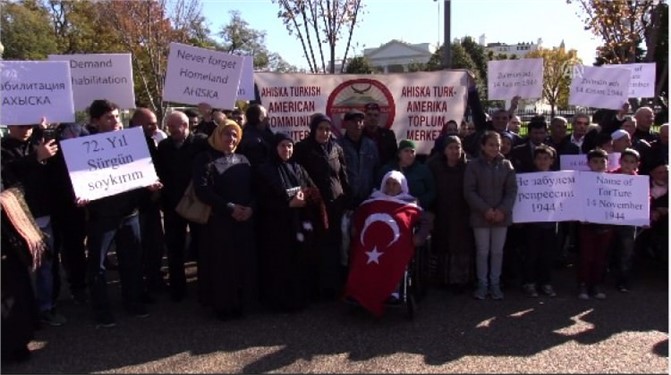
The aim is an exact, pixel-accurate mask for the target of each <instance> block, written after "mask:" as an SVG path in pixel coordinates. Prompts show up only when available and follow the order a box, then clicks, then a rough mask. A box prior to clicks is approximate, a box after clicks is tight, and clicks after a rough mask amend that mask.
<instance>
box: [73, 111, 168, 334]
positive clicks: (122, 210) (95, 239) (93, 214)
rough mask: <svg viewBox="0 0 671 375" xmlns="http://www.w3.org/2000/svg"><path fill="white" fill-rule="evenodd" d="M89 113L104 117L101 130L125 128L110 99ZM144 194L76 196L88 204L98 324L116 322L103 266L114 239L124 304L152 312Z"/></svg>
mask: <svg viewBox="0 0 671 375" xmlns="http://www.w3.org/2000/svg"><path fill="white" fill-rule="evenodd" d="M90 113H91V117H92V118H95V119H102V120H100V121H98V122H97V127H98V129H97V130H98V132H99V133H110V132H116V131H120V130H121V129H122V125H121V123H120V122H119V110H118V107H117V105H116V104H114V103H111V102H109V101H107V100H100V101H95V102H94V103H93V104H92V105H91V109H90ZM129 131H130V130H129ZM145 146H146V143H145ZM67 156H68V155H67V154H66V157H67ZM68 167H70V166H68ZM71 173H72V171H71ZM161 186H162V185H161V183H160V182H158V181H157V182H155V183H154V184H152V185H150V186H149V187H148V189H149V190H150V191H156V190H158V189H160V188H161ZM143 194H144V191H143V189H135V190H130V191H124V192H121V193H118V194H115V195H111V196H106V197H103V198H100V199H96V200H94V201H89V200H87V199H82V198H77V204H78V205H79V206H86V207H87V208H88V213H89V226H88V233H87V234H88V248H89V257H88V284H89V287H90V288H91V306H92V307H93V310H94V314H95V319H96V323H97V325H98V327H104V328H110V327H114V326H115V325H116V323H115V319H114V315H113V314H112V310H111V307H110V304H109V299H108V296H107V279H106V276H105V274H106V272H105V271H106V270H105V266H104V260H105V258H106V257H107V252H108V251H109V248H110V245H111V243H112V241H114V242H115V243H116V251H117V253H118V255H119V273H120V276H121V287H122V297H123V303H124V308H125V309H126V311H127V312H128V313H130V314H132V315H134V316H137V317H140V318H145V317H147V316H149V314H148V313H147V309H146V307H145V305H144V303H143V302H142V291H143V284H142V247H141V245H140V243H141V238H140V222H139V219H138V207H139V204H140V200H141V199H142V198H143Z"/></svg>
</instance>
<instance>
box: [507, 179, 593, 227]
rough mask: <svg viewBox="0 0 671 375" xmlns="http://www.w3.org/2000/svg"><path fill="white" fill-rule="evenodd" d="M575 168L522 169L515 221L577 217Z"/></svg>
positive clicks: (578, 211) (578, 213)
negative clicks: (558, 170) (544, 170)
mask: <svg viewBox="0 0 671 375" xmlns="http://www.w3.org/2000/svg"><path fill="white" fill-rule="evenodd" d="M577 174H578V172H575V171H561V172H536V173H519V174H518V175H517V198H516V200H515V205H514V206H513V222H515V223H530V222H545V221H567V220H575V218H576V217H579V216H580V206H579V205H578V204H575V203H576V202H577V200H575V199H574V198H575V188H576V175H577Z"/></svg>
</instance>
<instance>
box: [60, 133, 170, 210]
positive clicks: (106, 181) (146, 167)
mask: <svg viewBox="0 0 671 375" xmlns="http://www.w3.org/2000/svg"><path fill="white" fill-rule="evenodd" d="M61 148H62V149H63V156H65V163H66V165H67V167H68V172H69V173H70V180H71V181H72V186H73V188H74V190H75V196H77V197H78V198H82V199H88V200H95V199H99V198H103V197H107V196H111V195H115V194H119V193H122V192H124V191H128V190H133V189H137V188H141V187H145V186H149V185H151V184H153V183H154V182H156V181H158V176H157V175H156V171H155V169H154V164H153V163H152V160H151V157H150V156H149V148H148V147H147V141H146V140H145V137H144V132H143V131H142V127H140V126H138V127H133V128H129V129H125V130H120V131H115V132H107V133H99V134H94V135H89V136H86V137H78V138H72V139H68V140H65V141H62V142H61Z"/></svg>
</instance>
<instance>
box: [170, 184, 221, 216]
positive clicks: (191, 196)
mask: <svg viewBox="0 0 671 375" xmlns="http://www.w3.org/2000/svg"><path fill="white" fill-rule="evenodd" d="M175 211H176V212H177V214H179V216H181V217H183V218H185V219H186V220H189V221H192V222H194V223H198V224H207V222H208V220H209V219H210V214H211V213H212V207H210V205H207V204H205V203H203V202H202V201H201V200H200V199H198V197H197V196H196V189H194V187H193V181H191V182H189V186H187V188H186V191H184V195H183V196H182V199H180V200H179V203H177V206H176V207H175Z"/></svg>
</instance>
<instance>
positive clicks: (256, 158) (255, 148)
mask: <svg viewBox="0 0 671 375" xmlns="http://www.w3.org/2000/svg"><path fill="white" fill-rule="evenodd" d="M245 116H246V117H247V125H245V128H244V130H243V131H242V139H241V140H240V145H239V146H238V149H237V150H236V153H238V154H242V155H245V156H246V157H247V160H249V163H250V164H251V165H252V168H256V167H257V166H259V165H261V164H263V163H265V162H267V161H268V160H269V158H270V155H272V153H273V152H274V150H272V145H273V142H274V140H273V132H272V131H271V130H270V128H269V127H268V112H267V111H266V109H265V108H264V107H263V106H262V105H260V104H252V105H250V106H249V107H248V108H247V111H246V113H245Z"/></svg>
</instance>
